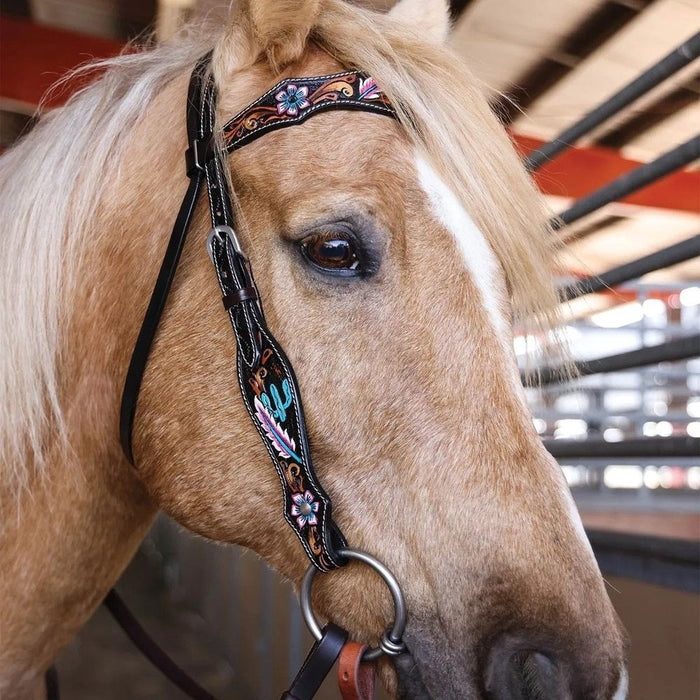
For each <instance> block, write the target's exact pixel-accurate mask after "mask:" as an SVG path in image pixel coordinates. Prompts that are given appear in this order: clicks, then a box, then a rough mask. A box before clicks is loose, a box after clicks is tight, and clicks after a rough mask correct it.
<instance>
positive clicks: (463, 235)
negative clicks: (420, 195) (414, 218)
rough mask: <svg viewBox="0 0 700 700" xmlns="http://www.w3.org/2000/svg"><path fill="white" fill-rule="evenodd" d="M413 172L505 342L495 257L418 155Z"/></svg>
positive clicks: (452, 195) (507, 330)
mask: <svg viewBox="0 0 700 700" xmlns="http://www.w3.org/2000/svg"><path fill="white" fill-rule="evenodd" d="M416 169H417V170H418V180H419V182H420V185H421V187H422V188H423V190H424V192H425V193H426V194H427V195H428V199H429V200H430V203H431V204H432V207H433V213H434V214H435V216H436V217H437V219H438V220H439V221H440V223H441V224H442V225H443V226H444V227H445V228H446V229H447V230H448V231H449V232H450V233H451V234H452V235H453V236H454V238H455V240H456V241H457V246H458V247H459V251H460V253H461V254H462V258H463V259H464V262H465V263H466V265H467V269H468V270H469V272H470V273H471V278H472V280H473V281H474V283H475V284H476V286H477V288H478V290H479V293H480V295H481V302H482V304H483V306H484V308H485V309H486V312H487V313H488V316H489V320H490V321H491V324H492V325H493V328H494V330H495V331H496V333H497V334H498V337H499V338H501V339H502V340H504V341H506V342H508V340H509V339H510V328H509V327H508V324H507V323H506V319H505V317H504V314H503V309H502V308H501V307H500V305H499V300H500V299H501V293H502V292H501V290H500V287H501V284H500V280H499V275H498V272H499V265H498V261H497V260H496V256H495V255H494V254H493V251H492V250H491V248H490V247H489V244H488V243H487V242H486V238H484V235H483V234H482V233H481V231H480V230H479V229H478V228H477V226H476V224H475V223H474V222H473V221H472V218H471V217H470V216H469V214H468V213H467V211H466V209H465V208H464V207H463V206H462V203H461V202H460V201H459V200H458V199H457V196H456V195H455V193H454V192H453V191H452V190H451V189H450V188H449V187H448V186H447V185H446V184H445V183H444V182H443V181H442V179H441V178H440V176H439V175H438V174H437V173H436V172H435V170H433V168H432V166H431V165H430V164H429V163H428V162H427V161H426V160H425V159H424V158H423V157H422V156H421V155H416Z"/></svg>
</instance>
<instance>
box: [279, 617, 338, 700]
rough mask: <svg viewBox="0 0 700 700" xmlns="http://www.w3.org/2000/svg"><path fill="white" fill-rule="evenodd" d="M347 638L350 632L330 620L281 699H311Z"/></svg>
mask: <svg viewBox="0 0 700 700" xmlns="http://www.w3.org/2000/svg"><path fill="white" fill-rule="evenodd" d="M347 639H348V633H347V632H346V631H345V630H344V629H341V628H340V627H337V626H336V625H334V624H332V623H330V622H329V623H328V624H327V625H326V626H325V627H324V628H323V630H322V636H321V639H319V640H318V641H317V642H316V643H315V644H314V645H313V647H312V648H311V651H310V652H309V655H308V656H307V657H306V661H304V665H303V666H302V667H301V669H299V673H298V674H297V676H296V678H295V679H294V682H293V683H292V685H291V686H290V688H289V690H288V691H287V692H286V693H283V694H282V697H281V698H280V700H311V698H313V696H314V695H315V694H316V692H317V691H318V689H319V688H320V687H321V683H323V681H324V679H325V678H326V676H327V675H328V674H329V673H330V672H331V669H332V668H333V664H335V661H336V659H337V658H338V656H340V652H341V651H342V649H343V646H344V645H345V642H346V641H347Z"/></svg>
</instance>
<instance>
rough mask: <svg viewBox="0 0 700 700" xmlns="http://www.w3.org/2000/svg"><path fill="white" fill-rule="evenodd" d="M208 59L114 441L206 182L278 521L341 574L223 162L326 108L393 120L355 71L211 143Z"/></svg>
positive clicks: (217, 263) (192, 96)
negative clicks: (273, 472) (275, 483)
mask: <svg viewBox="0 0 700 700" xmlns="http://www.w3.org/2000/svg"><path fill="white" fill-rule="evenodd" d="M210 60H211V54H207V55H206V56H204V57H203V58H202V59H201V60H200V61H199V62H198V63H197V65H196V66H195V69H194V71H193V72H192V77H191V79H190V86H189V90H188V98H187V138H188V148H187V151H186V154H185V161H186V162H185V168H186V171H187V175H188V177H189V178H190V184H189V187H188V189H187V193H186V194H185V198H184V200H183V202H182V205H181V207H180V212H179V214H178V216H177V219H176V221H175V225H174V227H173V231H172V234H171V237H170V241H169V243H168V247H167V249H166V252H165V256H164V258H163V262H162V264H161V268H160V272H159V274H158V279H157V281H156V284H155V287H154V289H153V293H152V295H151V300H150V302H149V305H148V309H147V310H146V315H145V318H144V321H143V325H142V327H141V331H140V332H139V336H138V339H137V341H136V345H135V347H134V352H133V355H132V357H131V362H130V364H129V369H128V372H127V376H126V381H125V384H124V393H123V396H122V405H121V414H120V438H121V443H122V446H123V449H124V452H125V454H126V456H127V457H128V459H129V460H130V461H131V462H132V464H133V461H134V458H133V448H132V440H131V433H132V427H133V422H134V416H135V412H136V404H137V400H138V395H139V390H140V387H141V382H142V379H143V374H144V371H145V368H146V363H147V361H148V355H149V353H150V349H151V345H152V343H153V339H154V337H155V333H156V330H157V328H158V321H159V319H160V316H161V314H162V312H163V309H164V307H165V303H166V300H167V295H168V292H169V290H170V286H171V285H172V282H173V278H174V276H175V272H176V270H177V265H178V261H179V259H180V254H181V253H182V249H183V246H184V243H185V238H186V236H187V231H188V228H189V226H190V223H191V220H192V214H193V212H194V209H195V206H196V203H197V199H198V196H199V191H200V189H201V188H202V183H203V182H206V190H207V198H208V203H209V210H210V216H211V221H212V232H211V234H210V236H209V239H208V246H209V252H210V256H211V259H212V262H213V263H214V267H215V269H216V274H217V279H218V281H219V286H220V288H221V292H222V296H223V302H224V307H225V309H226V311H227V312H228V315H229V319H230V321H231V326H232V328H233V331H234V335H235V337H236V341H237V346H238V353H237V375H238V382H239V386H240V389H241V393H242V396H243V400H244V403H245V405H246V407H247V409H248V412H249V414H250V417H251V420H252V421H253V424H254V425H255V428H256V429H257V431H258V433H259V435H260V437H261V439H262V441H263V444H264V445H265V448H266V449H267V451H268V453H269V455H270V458H271V459H272V462H273V464H274V466H275V468H276V469H277V473H278V475H279V478H280V482H281V484H282V488H283V491H284V517H285V519H286V520H287V522H288V523H289V525H290V526H291V527H292V529H293V530H294V531H295V532H296V534H297V536H298V537H299V540H300V541H301V543H302V545H303V546H304V549H305V551H306V553H307V555H308V557H309V559H310V560H311V561H312V562H313V564H314V565H315V566H316V567H318V568H319V569H320V570H321V571H328V570H329V569H332V568H336V567H339V566H342V565H343V564H344V563H345V561H344V559H343V558H342V557H341V556H340V555H339V554H338V553H337V551H338V550H339V549H342V548H343V547H345V546H346V542H345V539H344V537H343V535H342V533H341V532H340V530H339V529H338V528H337V526H336V525H335V524H334V522H333V518H332V514H331V509H332V504H331V500H330V498H329V497H328V495H327V494H326V492H325V491H324V490H323V488H322V487H321V485H320V483H319V482H318V479H317V478H316V475H315V472H314V469H313V464H312V461H311V450H310V449H309V444H308V436H307V431H306V423H305V419H304V410H303V406H302V402H301V394H300V391H299V386H298V383H297V380H296V377H295V375H294V370H293V369H292V365H291V363H290V362H289V360H288V358H287V356H286V354H285V353H284V351H283V350H282V348H281V347H280V345H279V343H278V342H277V340H276V339H275V337H274V336H273V334H272V332H271V331H270V329H269V328H268V327H267V324H266V322H265V316H264V313H263V308H262V303H261V301H260V294H259V292H258V289H257V287H256V284H255V280H254V279H253V272H252V269H251V266H250V263H249V261H248V259H247V258H246V256H245V254H244V253H243V251H242V250H241V247H240V244H239V242H238V239H237V237H236V234H235V231H234V226H235V222H234V218H233V208H232V205H231V195H230V191H229V186H228V180H227V177H226V174H227V173H226V167H227V165H226V164H225V162H224V160H223V158H224V156H225V155H226V153H229V152H231V151H233V150H235V149H236V148H240V147H241V146H243V145H245V144H247V143H250V142H251V141H252V140H254V139H256V138H258V137H259V136H262V135H263V134H265V133H268V132H269V131H271V130H273V129H279V128H283V127H285V126H292V125H294V124H298V123H300V122H302V121H304V120H305V119H307V118H309V117H311V116H313V115H314V114H317V113H319V112H322V111H325V110H329V109H354V110H364V111H368V112H373V113H376V114H382V115H387V116H392V117H393V116H394V112H393V109H392V108H391V105H390V104H389V102H388V100H387V98H386V96H385V95H384V94H383V93H382V92H381V91H380V90H379V88H378V87H377V84H376V83H375V82H374V80H373V79H372V78H371V77H369V76H367V75H365V74H363V73H360V72H359V71H346V72H343V73H336V74H332V75H325V76H317V77H311V78H298V79H297V78H293V79H288V80H283V81H282V82H280V83H278V84H277V85H276V86H275V87H273V88H272V89H271V90H269V91H268V92H266V93H265V94H264V95H262V96H261V97H260V98H259V99H258V100H256V101H255V102H253V103H252V104H251V105H249V106H248V107H247V108H246V109H245V110H243V111H242V112H241V113H240V114H238V115H237V116H236V117H234V118H233V119H232V120H231V121H230V122H228V124H227V125H226V126H225V127H224V129H223V134H222V136H223V140H224V145H223V148H222V150H221V152H220V151H218V150H217V148H216V147H215V145H214V144H215V143H216V139H215V138H214V130H215V127H216V86H215V84H214V80H213V77H212V75H211V72H210Z"/></svg>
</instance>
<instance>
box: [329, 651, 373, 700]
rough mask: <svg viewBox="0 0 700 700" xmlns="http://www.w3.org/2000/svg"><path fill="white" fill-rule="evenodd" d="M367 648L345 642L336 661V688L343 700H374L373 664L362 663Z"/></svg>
mask: <svg viewBox="0 0 700 700" xmlns="http://www.w3.org/2000/svg"><path fill="white" fill-rule="evenodd" d="M366 650H367V646H365V645H363V644H358V643H357V642H347V643H346V644H345V646H344V647H343V650H342V651H341V652H340V659H339V661H338V688H339V689H340V695H341V697H342V698H343V700H374V685H375V680H376V673H375V668H374V664H373V663H362V655H363V654H364V653H365V651H366Z"/></svg>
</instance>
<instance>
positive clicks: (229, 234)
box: [207, 226, 245, 264]
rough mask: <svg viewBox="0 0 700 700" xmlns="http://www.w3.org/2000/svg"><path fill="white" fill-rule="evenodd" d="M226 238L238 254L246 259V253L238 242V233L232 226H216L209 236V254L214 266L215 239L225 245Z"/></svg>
mask: <svg viewBox="0 0 700 700" xmlns="http://www.w3.org/2000/svg"><path fill="white" fill-rule="evenodd" d="M226 238H228V240H229V242H230V243H231V245H232V246H233V249H234V250H235V251H236V253H238V254H239V255H242V256H243V257H244V258H245V253H244V252H243V250H242V249H241V244H240V242H239V241H238V236H236V232H235V231H234V230H233V229H232V228H231V227H230V226H214V228H213V229H212V230H211V231H209V235H208V236H207V252H208V253H209V259H210V260H211V261H212V264H213V263H214V239H216V241H217V242H218V243H224V241H225V240H226Z"/></svg>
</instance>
